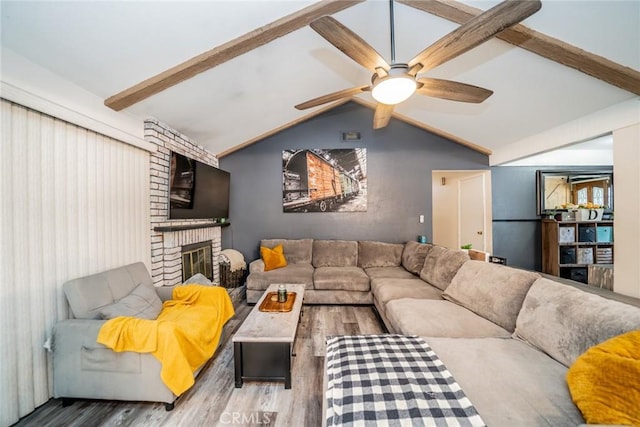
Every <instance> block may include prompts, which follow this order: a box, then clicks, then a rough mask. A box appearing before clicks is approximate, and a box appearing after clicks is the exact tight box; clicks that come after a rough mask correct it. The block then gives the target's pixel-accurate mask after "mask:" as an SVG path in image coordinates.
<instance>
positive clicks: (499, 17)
mask: <svg viewBox="0 0 640 427" xmlns="http://www.w3.org/2000/svg"><path fill="white" fill-rule="evenodd" d="M541 6H542V4H541V3H540V1H539V0H507V1H504V2H502V3H500V4H498V5H497V6H494V7H492V8H491V9H489V10H487V11H485V12H483V13H481V14H480V15H478V16H476V17H474V18H472V19H470V20H469V21H467V22H466V23H464V24H462V25H461V26H460V27H458V28H457V29H456V30H454V31H452V32H450V33H449V34H447V35H446V36H444V37H442V38H441V39H440V40H438V41H437V42H435V43H434V44H432V45H431V46H429V47H427V48H426V49H425V50H423V51H422V52H420V53H419V54H417V55H416V56H415V58H413V59H412V60H411V61H409V68H411V67H413V66H415V65H417V64H421V65H422V69H421V70H420V72H424V71H428V70H431V69H432V68H435V67H437V66H438V65H441V64H444V63H445V62H447V61H449V60H451V59H453V58H455V57H457V56H459V55H462V54H463V53H465V52H466V51H468V50H470V49H472V48H474V47H476V46H478V45H480V44H482V43H484V42H485V41H487V40H489V39H490V38H492V37H494V36H495V35H496V34H498V33H499V32H500V31H502V30H504V29H506V28H509V27H510V26H512V25H515V24H517V23H518V22H520V21H522V20H524V19H526V18H527V17H529V16H531V15H533V14H534V13H535V12H537V11H538V10H540V7H541Z"/></svg>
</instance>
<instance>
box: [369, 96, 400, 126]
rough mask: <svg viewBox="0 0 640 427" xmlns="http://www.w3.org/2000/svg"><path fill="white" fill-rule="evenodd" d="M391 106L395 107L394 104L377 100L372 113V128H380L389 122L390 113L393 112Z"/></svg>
mask: <svg viewBox="0 0 640 427" xmlns="http://www.w3.org/2000/svg"><path fill="white" fill-rule="evenodd" d="M393 107H395V105H387V104H383V103H382V102H378V105H377V106H376V112H375V113H374V114H373V128H374V129H381V128H383V127H385V126H387V125H388V124H389V120H391V114H393Z"/></svg>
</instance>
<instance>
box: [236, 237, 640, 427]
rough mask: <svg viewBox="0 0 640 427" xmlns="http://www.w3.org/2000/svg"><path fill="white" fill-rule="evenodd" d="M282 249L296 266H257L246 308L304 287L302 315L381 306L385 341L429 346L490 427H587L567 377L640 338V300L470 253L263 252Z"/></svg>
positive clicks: (335, 248) (318, 245)
mask: <svg viewBox="0 0 640 427" xmlns="http://www.w3.org/2000/svg"><path fill="white" fill-rule="evenodd" d="M280 243H282V244H283V247H284V253H285V257H287V260H288V261H289V265H288V266H287V267H285V268H282V269H279V270H273V271H268V272H264V264H262V266H261V263H262V261H260V260H257V261H254V262H253V263H252V264H251V266H250V275H249V278H248V280H247V297H248V300H249V302H252V301H253V302H255V301H256V300H257V298H258V297H259V295H261V293H262V292H263V290H264V289H265V288H266V286H267V285H268V284H270V283H304V284H305V286H306V287H307V289H308V291H305V303H346V304H351V303H354V302H357V303H361V304H367V303H370V302H373V304H374V305H375V307H376V308H377V310H378V312H379V314H380V317H381V318H382V320H383V322H384V324H385V325H386V327H387V329H388V330H389V332H392V333H399V334H404V335H417V336H421V337H423V338H424V339H425V341H426V342H427V343H428V344H429V345H430V346H431V348H432V349H433V350H434V351H435V353H436V354H437V355H438V356H439V358H440V359H441V360H442V361H443V362H444V364H445V366H446V367H447V368H448V370H449V371H450V372H451V373H452V374H453V376H454V378H455V379H456V380H457V382H458V383H459V385H460V386H461V387H462V389H463V390H464V392H465V393H466V395H467V397H469V399H470V400H471V401H472V402H473V404H474V405H475V407H476V409H477V410H478V412H479V413H480V415H481V416H482V418H483V419H484V421H485V422H486V423H487V424H488V425H489V426H516V425H517V426H555V427H557V426H576V425H580V424H582V423H584V419H583V417H582V414H581V413H580V411H579V410H578V408H577V407H576V406H575V405H574V403H573V401H572V399H571V395H570V392H569V389H568V386H567V382H566V379H565V376H566V373H567V371H568V368H569V367H570V366H571V364H572V363H573V362H574V361H575V360H576V358H577V357H578V356H579V355H580V354H582V353H583V352H585V351H586V350H587V349H588V348H590V347H592V346H594V345H596V344H599V343H601V342H603V341H605V340H607V339H609V338H612V337H614V336H617V335H620V334H622V333H625V332H628V331H632V330H636V329H640V300H638V299H635V298H629V297H624V296H621V295H618V294H615V293H613V292H608V291H602V290H596V289H594V288H590V287H587V286H583V285H572V284H569V283H565V282H560V281H557V280H552V279H550V278H549V277H543V276H542V275H540V274H538V273H535V272H530V271H524V270H519V269H515V268H510V267H507V266H502V265H497V264H490V263H487V262H482V261H473V260H470V259H469V257H468V255H467V253H466V252H464V251H459V250H451V249H447V248H442V247H437V246H432V245H428V244H426V245H425V244H418V243H415V242H407V243H406V244H405V245H398V244H388V243H380V242H345V241H330V240H316V241H313V240H310V239H309V240H296V241H290V240H289V241H288V240H263V241H262V242H261V244H262V245H266V246H269V247H273V246H275V245H276V244H280ZM400 248H401V250H400ZM356 249H357V250H356ZM298 250H300V251H301V252H297V251H298ZM316 251H317V253H316ZM300 253H303V256H300ZM344 254H347V255H348V256H344ZM365 276H366V277H367V278H368V280H369V282H368V284H369V286H366V281H365ZM332 293H335V295H332ZM351 294H353V295H351ZM308 296H309V298H307V297H308Z"/></svg>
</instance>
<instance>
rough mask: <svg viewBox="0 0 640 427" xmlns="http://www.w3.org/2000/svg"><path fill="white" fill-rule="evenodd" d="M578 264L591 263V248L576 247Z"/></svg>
mask: <svg viewBox="0 0 640 427" xmlns="http://www.w3.org/2000/svg"><path fill="white" fill-rule="evenodd" d="M577 258H578V264H593V248H578V251H577Z"/></svg>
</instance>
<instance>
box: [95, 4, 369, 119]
mask: <svg viewBox="0 0 640 427" xmlns="http://www.w3.org/2000/svg"><path fill="white" fill-rule="evenodd" d="M363 1H364V0H345V1H341V0H322V1H319V2H317V3H314V4H312V5H311V6H308V7H305V8H304V9H301V10H299V11H297V12H294V13H292V14H290V15H287V16H285V17H283V18H280V19H278V20H276V21H273V22H271V23H269V24H267V25H264V26H262V27H260V28H257V29H255V30H253V31H250V32H248V33H246V34H244V35H242V36H240V37H238V38H235V39H233V40H230V41H228V42H226V43H223V44H221V45H220V46H217V47H215V48H213V49H211V50H208V51H206V52H204V53H201V54H200V55H198V56H195V57H193V58H191V59H189V60H187V61H185V62H183V63H181V64H178V65H176V66H174V67H172V68H169V69H168V70H166V71H163V72H162V73H160V74H157V75H155V76H153V77H150V78H148V79H146V80H144V81H142V82H140V83H138V84H136V85H134V86H131V87H130V88H128V89H125V90H123V91H122V92H119V93H117V94H115V95H113V96H111V97H109V98H107V99H106V100H105V101H104V105H106V106H107V107H109V108H111V109H113V110H115V111H120V110H122V109H124V108H127V107H130V106H131V105H133V104H135V103H137V102H140V101H142V100H143V99H146V98H148V97H150V96H152V95H155V94H157V93H159V92H162V91H163V90H165V89H168V88H170V87H172V86H174V85H176V84H178V83H180V82H183V81H185V80H188V79H190V78H191V77H194V76H196V75H198V74H200V73H202V72H204V71H207V70H210V69H211V68H213V67H216V66H218V65H220V64H222V63H224V62H227V61H229V60H230V59H233V58H235V57H237V56H240V55H242V54H244V53H247V52H249V51H251V50H253V49H256V48H258V47H260V46H262V45H265V44H267V43H269V42H272V41H273V40H275V39H277V38H280V37H282V36H285V35H287V34H289V33H291V32H293V31H295V30H298V29H300V28H302V27H305V26H307V25H309V24H310V23H311V22H313V21H314V20H316V19H318V18H320V17H322V16H325V15H332V14H334V13H336V12H339V11H341V10H344V9H347V8H349V7H351V6H354V5H356V4H358V3H361V2H363Z"/></svg>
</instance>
